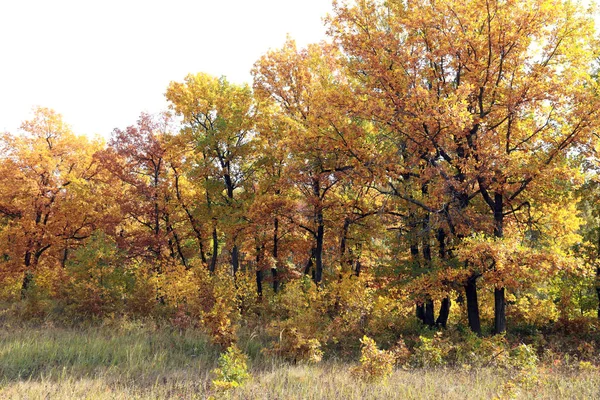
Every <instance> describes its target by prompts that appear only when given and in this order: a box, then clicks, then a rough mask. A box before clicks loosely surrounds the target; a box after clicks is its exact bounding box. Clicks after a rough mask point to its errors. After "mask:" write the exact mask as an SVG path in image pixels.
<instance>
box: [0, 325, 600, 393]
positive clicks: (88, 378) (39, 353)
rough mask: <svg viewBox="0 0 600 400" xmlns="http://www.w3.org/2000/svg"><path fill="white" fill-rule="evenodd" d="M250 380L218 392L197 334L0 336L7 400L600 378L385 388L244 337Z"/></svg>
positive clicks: (577, 384) (422, 374)
mask: <svg viewBox="0 0 600 400" xmlns="http://www.w3.org/2000/svg"><path fill="white" fill-rule="evenodd" d="M240 347H241V348H242V350H243V351H244V352H246V353H247V354H249V355H250V359H251V373H252V376H253V377H252V379H251V380H250V381H249V382H248V383H246V384H245V385H243V386H242V387H240V388H236V389H233V390H230V391H228V392H217V391H215V390H214V389H213V388H212V385H211V381H212V379H213V378H214V376H213V375H212V373H211V371H212V370H213V369H214V368H215V367H216V361H217V359H218V356H219V350H218V349H217V348H215V347H214V346H212V345H210V344H209V342H208V341H207V339H206V338H205V337H204V336H203V335H201V334H199V333H196V332H193V331H188V332H183V333H181V332H178V331H174V330H168V329H156V328H155V327H147V326H142V325H140V324H135V323H129V324H120V325H118V326H102V327H95V328H85V329H62V328H54V327H45V328H42V327H39V328H22V327H20V328H3V329H2V330H0V377H1V380H0V398H2V399H204V398H208V397H211V396H213V397H216V398H232V399H336V400H341V399H365V398H374V399H391V398H399V399H431V398H444V399H492V398H506V397H511V396H512V397H516V398H539V399H571V398H572V399H594V398H600V376H599V375H598V372H597V371H589V372H586V371H577V372H575V371H574V370H567V369H559V370H551V369H549V368H545V369H541V370H540V371H539V379H538V380H536V382H535V383H533V384H526V385H522V384H518V383H517V384H516V385H513V384H510V383H509V385H508V386H507V384H506V382H512V381H514V377H513V376H511V372H509V371H507V370H503V369H468V368H463V369H459V368H445V369H430V370H419V369H413V370H402V369H398V370H396V371H395V372H394V374H393V375H392V376H391V378H389V379H388V380H387V382H384V383H365V382H362V381H360V380H357V379H356V378H354V377H353V376H352V375H351V374H350V372H349V368H350V367H351V365H352V363H350V362H348V361H341V360H332V359H329V360H326V361H323V362H322V363H320V364H318V365H290V364H286V363H283V362H282V361H279V360H277V359H273V358H271V357H265V356H264V355H262V353H261V352H260V343H258V342H257V341H255V339H252V338H251V337H250V338H246V339H245V340H244V341H243V344H242V345H241V346H240Z"/></svg>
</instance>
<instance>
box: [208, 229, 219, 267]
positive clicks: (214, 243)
mask: <svg viewBox="0 0 600 400" xmlns="http://www.w3.org/2000/svg"><path fill="white" fill-rule="evenodd" d="M212 247H213V250H212V256H211V257H210V264H209V266H208V270H209V271H210V272H215V269H216V267H217V256H218V253H219V236H218V234H217V227H216V225H215V226H214V227H213V231H212Z"/></svg>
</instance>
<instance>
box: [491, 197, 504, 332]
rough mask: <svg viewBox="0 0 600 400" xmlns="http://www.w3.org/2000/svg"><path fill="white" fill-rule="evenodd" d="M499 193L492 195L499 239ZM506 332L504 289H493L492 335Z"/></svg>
mask: <svg viewBox="0 0 600 400" xmlns="http://www.w3.org/2000/svg"><path fill="white" fill-rule="evenodd" d="M503 206H504V203H503V196H502V194H501V193H495V194H494V221H495V226H494V236H495V237H496V238H498V239H501V238H502V237H503V236H504V209H503ZM505 330H506V298H505V293H504V287H495V288H494V333H496V334H499V333H502V332H504V331H505Z"/></svg>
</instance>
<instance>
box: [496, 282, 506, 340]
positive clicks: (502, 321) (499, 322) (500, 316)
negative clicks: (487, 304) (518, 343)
mask: <svg viewBox="0 0 600 400" xmlns="http://www.w3.org/2000/svg"><path fill="white" fill-rule="evenodd" d="M504 331H506V299H505V296H504V288H500V289H498V288H495V289H494V333H496V334H498V333H502V332H504Z"/></svg>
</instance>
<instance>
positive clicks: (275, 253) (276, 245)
mask: <svg viewBox="0 0 600 400" xmlns="http://www.w3.org/2000/svg"><path fill="white" fill-rule="evenodd" d="M273 226H274V229H273V259H274V260H275V267H272V268H271V276H272V278H273V291H274V292H275V293H277V290H278V289H279V281H278V279H277V267H278V266H279V259H278V252H279V219H278V218H275V221H273Z"/></svg>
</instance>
